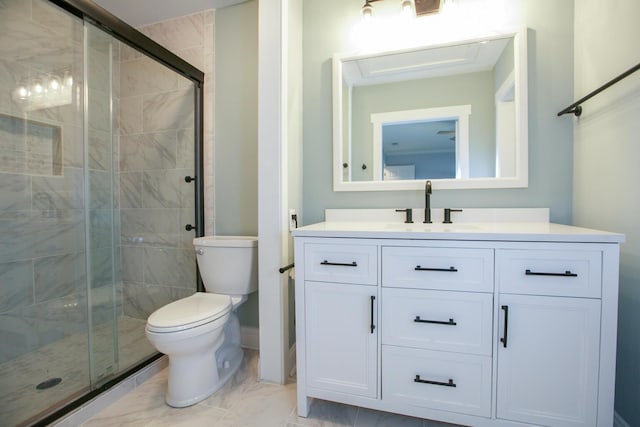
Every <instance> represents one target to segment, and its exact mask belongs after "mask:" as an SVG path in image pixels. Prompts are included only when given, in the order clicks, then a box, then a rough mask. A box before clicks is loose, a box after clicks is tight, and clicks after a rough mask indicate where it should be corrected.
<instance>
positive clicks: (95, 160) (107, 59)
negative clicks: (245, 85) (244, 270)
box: [0, 0, 204, 426]
mask: <svg viewBox="0 0 640 427" xmlns="http://www.w3.org/2000/svg"><path fill="white" fill-rule="evenodd" d="M203 81H204V75H203V73H202V72H200V71H199V70H197V69H196V68H194V67H192V66H191V65H189V64H188V63H186V62H185V61H183V60H181V59H180V58H178V57H177V56H175V55H174V54H172V53H171V52H169V51H168V50H166V49H164V48H163V47H161V46H160V45H158V44H156V43H154V42H153V41H151V39H148V38H147V37H145V36H143V35H142V34H140V33H139V32H137V31H135V30H134V29H132V28H131V27H129V26H127V25H126V24H124V23H123V22H122V21H119V20H118V19H116V18H115V17H113V16H111V15H109V14H108V13H107V12H105V11H104V10H102V9H100V8H99V7H97V6H95V5H94V4H93V3H92V2H89V1H84V0H67V1H62V0H55V1H54V0H50V1H47V0H0V419H1V420H2V422H1V424H2V425H9V426H13V425H30V424H34V423H39V422H43V420H47V419H49V420H50V419H51V417H52V414H54V415H53V416H55V414H56V413H58V414H61V413H62V412H64V411H65V409H64V408H70V407H73V406H77V405H78V404H80V403H81V402H83V401H86V400H88V399H89V398H91V397H92V396H95V395H96V394H97V393H99V392H100V391H102V390H104V389H106V388H108V387H109V386H110V385H111V384H113V383H115V382H117V381H118V379H119V378H121V377H123V376H124V375H126V374H127V373H128V372H131V371H132V370H135V369H136V368H139V367H141V366H143V365H144V364H145V363H148V362H149V361H152V360H154V359H155V358H157V357H158V354H157V353H155V350H154V349H153V347H152V346H151V345H150V344H149V343H148V341H147V340H146V337H145V334H144V326H145V322H146V318H147V316H148V315H149V314H150V313H151V312H152V311H153V310H155V309H156V308H158V307H160V306H162V305H165V304H167V303H168V302H170V301H173V300H175V299H178V298H182V297H185V296H188V295H190V294H192V293H194V292H195V291H196V289H197V286H198V283H199V281H198V273H197V270H196V261H195V253H194V251H193V249H192V243H191V242H192V239H193V238H194V237H196V236H200V235H202V234H203V213H202V212H203V206H202V205H203V203H202V202H203V186H202V183H201V180H200V179H199V177H201V176H202V175H203V174H202V164H203V162H202V155H201V153H202V86H203Z"/></svg>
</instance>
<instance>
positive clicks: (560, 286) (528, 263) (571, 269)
mask: <svg viewBox="0 0 640 427" xmlns="http://www.w3.org/2000/svg"><path fill="white" fill-rule="evenodd" d="M496 266H497V267H496V271H497V283H498V284H499V286H500V292H501V293H511V294H528V295H551V296H567V297H587V298H600V295H601V288H602V253H601V252H600V251H585V250H544V251H543V250H498V251H496Z"/></svg>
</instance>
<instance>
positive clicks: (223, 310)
mask: <svg viewBox="0 0 640 427" xmlns="http://www.w3.org/2000/svg"><path fill="white" fill-rule="evenodd" d="M229 311H231V298H230V297H229V296H228V295H219V294H213V293H204V292H196V293H195V294H193V295H191V296H189V297H186V298H182V299H180V300H177V301H174V302H172V303H170V304H167V305H165V306H164V307H161V308H159V309H158V310H156V311H154V312H153V313H152V314H151V316H149V319H147V330H148V331H149V332H156V333H169V332H177V331H183V330H186V329H192V328H196V327H198V326H202V325H205V324H207V323H211V322H213V321H215V320H216V319H219V318H221V317H223V316H225V315H226V314H227V313H229Z"/></svg>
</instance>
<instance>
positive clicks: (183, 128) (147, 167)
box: [113, 42, 196, 370]
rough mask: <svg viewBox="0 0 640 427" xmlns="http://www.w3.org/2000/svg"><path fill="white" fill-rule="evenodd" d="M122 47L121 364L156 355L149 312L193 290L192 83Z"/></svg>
mask: <svg viewBox="0 0 640 427" xmlns="http://www.w3.org/2000/svg"><path fill="white" fill-rule="evenodd" d="M117 45H119V57H118V62H117V64H114V70H115V71H114V75H117V77H116V78H115V80H114V90H113V94H114V95H113V112H114V117H115V118H116V119H115V120H114V122H115V123H117V129H116V131H115V134H114V138H117V139H118V141H119V145H118V148H119V150H118V151H119V155H118V161H117V162H116V166H115V170H116V171H117V183H116V184H117V187H118V189H119V193H118V194H119V198H118V208H119V217H118V220H119V233H120V234H119V247H118V251H119V252H120V260H121V264H120V270H119V273H120V274H119V282H118V291H119V295H120V298H121V299H120V301H119V303H120V304H121V305H120V308H119V310H118V337H117V341H118V360H119V363H118V366H119V369H120V370H124V369H127V368H129V367H131V366H133V365H135V364H137V363H139V361H140V360H143V359H145V358H148V357H149V356H151V355H153V354H155V349H154V348H153V347H152V346H151V344H150V343H149V342H148V340H147V339H146V337H145V335H144V327H145V324H146V320H147V318H148V317H149V315H150V314H151V313H152V312H153V311H155V310H156V309H158V308H160V307H161V306H164V305H166V304H168V303H170V302H172V301H175V300H176V299H179V298H183V297H186V296H188V295H191V294H193V293H194V292H195V290H196V258H195V251H194V249H193V245H192V240H193V238H194V236H195V231H194V230H187V229H186V226H187V225H195V222H194V218H195V207H194V206H195V203H194V201H195V183H194V182H193V180H191V179H185V177H194V176H195V172H194V153H195V133H194V106H195V90H194V84H193V83H192V82H191V80H188V79H186V78H184V77H182V76H181V75H179V74H178V73H176V72H175V71H173V70H171V69H169V68H167V67H166V66H164V65H163V64H161V63H159V62H157V61H155V60H153V59H152V58H150V57H148V56H145V55H143V54H141V53H140V52H138V51H136V50H134V49H132V48H130V47H128V46H126V45H125V44H122V43H119V42H118V43H117Z"/></svg>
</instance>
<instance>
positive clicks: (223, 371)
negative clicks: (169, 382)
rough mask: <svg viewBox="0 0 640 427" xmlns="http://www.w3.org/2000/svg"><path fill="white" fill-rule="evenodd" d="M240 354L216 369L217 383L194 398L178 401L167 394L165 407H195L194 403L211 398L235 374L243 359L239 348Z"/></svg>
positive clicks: (178, 399)
mask: <svg viewBox="0 0 640 427" xmlns="http://www.w3.org/2000/svg"><path fill="white" fill-rule="evenodd" d="M238 351H239V352H240V355H239V357H235V358H234V359H232V360H230V361H229V362H227V363H226V364H224V365H226V366H224V365H223V366H222V367H220V368H218V370H217V371H218V373H217V377H218V378H217V381H216V382H215V383H214V384H211V385H210V387H209V388H207V389H205V390H203V391H201V392H199V393H198V394H196V395H195V396H189V397H188V398H186V399H184V398H182V399H180V398H176V396H171V393H169V392H167V394H166V396H165V402H166V403H167V405H169V406H171V407H174V408H185V407H187V406H192V405H195V404H196V403H199V402H202V401H203V400H205V399H206V398H208V397H209V396H211V395H212V394H213V393H215V392H216V391H218V390H220V389H221V388H222V387H223V386H224V385H225V384H226V383H227V381H229V379H230V378H231V377H232V376H233V375H234V374H235V373H236V371H237V370H238V368H239V367H240V365H241V364H242V359H243V358H244V353H243V351H242V349H241V348H238ZM214 366H215V364H214Z"/></svg>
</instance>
